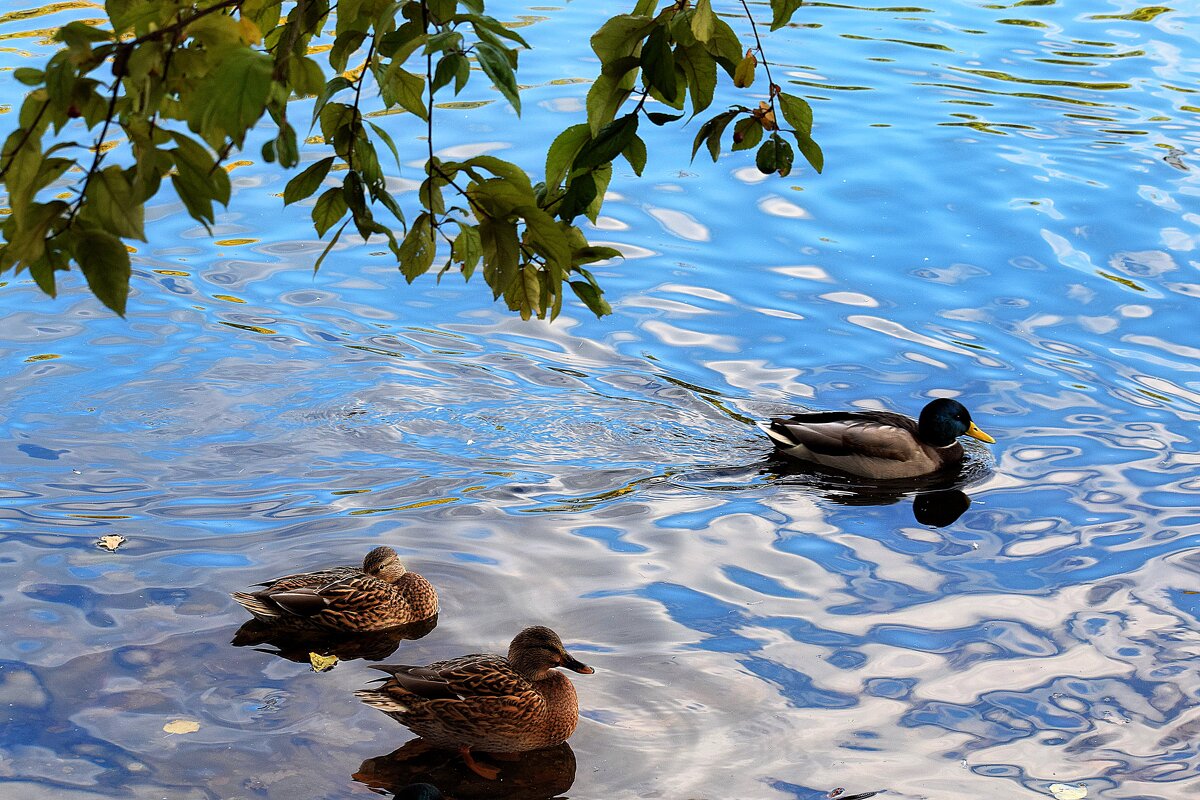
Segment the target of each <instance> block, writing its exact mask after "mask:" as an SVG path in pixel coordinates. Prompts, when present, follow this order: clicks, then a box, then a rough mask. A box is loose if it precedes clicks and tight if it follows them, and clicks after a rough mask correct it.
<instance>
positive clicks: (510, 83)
mask: <svg viewBox="0 0 1200 800" xmlns="http://www.w3.org/2000/svg"><path fill="white" fill-rule="evenodd" d="M475 57H476V58H477V59H478V61H479V66H480V67H482V68H483V73H484V74H485V75H487V76H488V78H489V79H491V81H492V83H493V84H494V85H495V87H496V88H497V89H498V90H499V91H500V94H502V95H504V97H505V99H506V100H508V102H509V103H510V104H511V105H512V107H513V109H514V110H515V111H516V112H517V113H518V114H520V113H521V95H520V94H519V92H518V89H517V78H516V75H514V74H513V68H512V65H511V64H510V63H509V61H508V56H507V55H506V51H504V50H503V49H501V48H499V47H496V46H495V45H491V44H487V43H486V42H480V43H479V44H478V45H476V46H475Z"/></svg>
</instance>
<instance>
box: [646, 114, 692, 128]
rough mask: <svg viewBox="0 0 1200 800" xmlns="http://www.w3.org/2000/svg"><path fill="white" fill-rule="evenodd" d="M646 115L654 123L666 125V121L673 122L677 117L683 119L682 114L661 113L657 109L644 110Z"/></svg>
mask: <svg viewBox="0 0 1200 800" xmlns="http://www.w3.org/2000/svg"><path fill="white" fill-rule="evenodd" d="M646 117H647V118H648V119H649V120H650V121H651V122H653V123H654V124H655V125H659V126H662V125H666V124H667V123H668V122H674V121H675V120H677V119H683V114H663V113H661V112H658V111H648V112H646Z"/></svg>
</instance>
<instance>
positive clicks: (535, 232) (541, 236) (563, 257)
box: [516, 205, 571, 281]
mask: <svg viewBox="0 0 1200 800" xmlns="http://www.w3.org/2000/svg"><path fill="white" fill-rule="evenodd" d="M516 212H517V213H518V214H520V215H521V217H522V218H524V220H525V239H526V241H527V243H528V244H529V246H530V247H532V248H533V249H534V250H536V251H537V252H538V253H540V254H541V255H542V256H543V257H544V258H545V259H546V266H547V267H549V268H550V270H551V273H552V274H553V275H554V278H555V280H557V281H561V280H562V278H563V274H564V273H565V272H566V271H567V269H569V268H570V266H571V243H570V242H569V241H567V235H566V232H565V231H564V230H563V229H562V227H560V226H559V224H558V223H557V222H555V220H554V217H552V216H550V215H549V214H547V213H546V212H545V211H542V210H541V209H540V208H538V207H537V206H534V205H528V206H521V207H520V208H517V209H516Z"/></svg>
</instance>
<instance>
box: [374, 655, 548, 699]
mask: <svg viewBox="0 0 1200 800" xmlns="http://www.w3.org/2000/svg"><path fill="white" fill-rule="evenodd" d="M371 668H372V669H377V670H381V671H382V672H386V673H387V674H388V675H390V676H391V678H390V679H384V680H385V681H387V684H386V685H385V686H383V687H380V688H381V689H382V690H387V689H400V690H402V691H404V692H409V693H411V694H415V695H417V696H418V697H423V698H426V699H430V700H436V699H442V698H445V699H457V700H465V699H468V698H472V697H519V696H524V695H526V694H527V693H533V694H535V695H536V694H537V692H536V690H535V689H534V687H533V685H532V684H530V683H529V681H527V680H525V679H524V678H522V677H521V676H520V675H518V674H517V673H516V672H515V671H513V669H512V667H511V666H509V664H508V660H507V659H505V658H502V657H500V656H497V655H491V654H485V653H478V654H473V655H467V656H462V657H460V658H455V659H451V660H449V661H439V662H437V663H435V664H430V665H429V666H428V667H414V666H408V665H404V664H396V665H391V664H373V665H371Z"/></svg>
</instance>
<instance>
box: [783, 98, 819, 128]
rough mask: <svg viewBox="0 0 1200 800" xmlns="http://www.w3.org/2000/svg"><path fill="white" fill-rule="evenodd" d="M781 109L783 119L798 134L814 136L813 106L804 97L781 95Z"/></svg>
mask: <svg viewBox="0 0 1200 800" xmlns="http://www.w3.org/2000/svg"><path fill="white" fill-rule="evenodd" d="M779 107H780V109H781V110H782V111H783V118H784V119H785V120H786V121H787V124H788V125H791V126H792V128H794V129H795V130H796V132H797V133H802V134H804V135H805V136H811V135H812V120H813V113H812V106H810V105H809V104H808V101H807V100H805V99H804V98H802V97H796V96H795V95H790V94H784V93H780V95H779Z"/></svg>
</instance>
